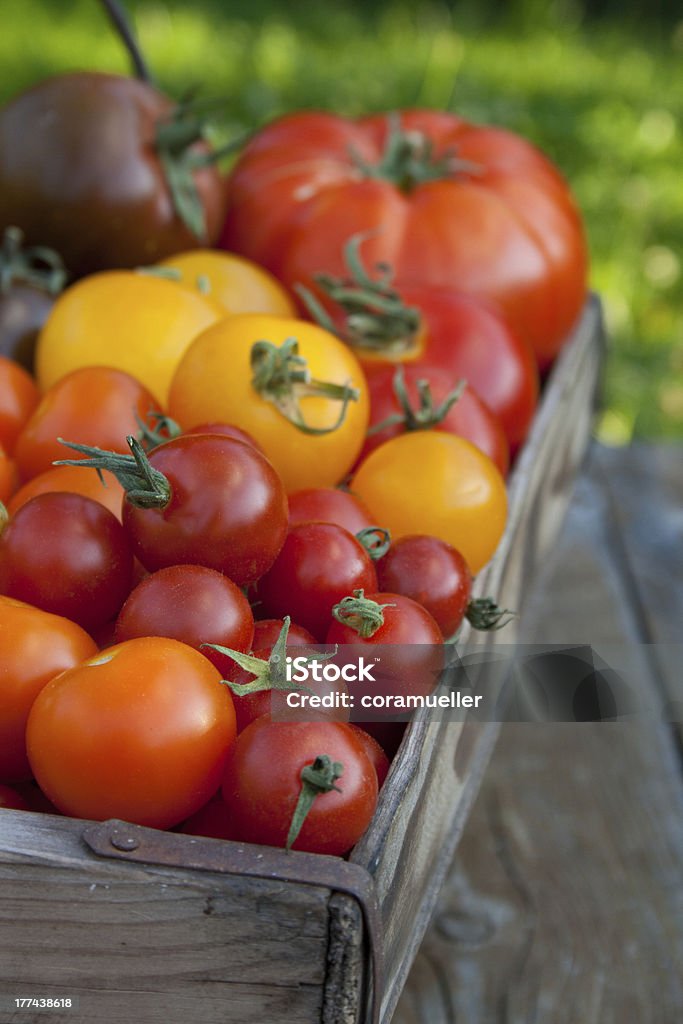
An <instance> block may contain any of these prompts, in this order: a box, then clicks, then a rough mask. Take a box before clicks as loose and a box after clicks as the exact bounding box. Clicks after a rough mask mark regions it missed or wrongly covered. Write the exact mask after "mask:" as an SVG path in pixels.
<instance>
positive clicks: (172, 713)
mask: <svg viewBox="0 0 683 1024" xmlns="http://www.w3.org/2000/svg"><path fill="white" fill-rule="evenodd" d="M234 737H235V712H234V709H233V706H232V698H231V697H230V693H229V691H228V688H227V687H226V686H223V685H221V682H220V676H219V673H218V671H217V670H216V669H215V668H214V666H213V665H212V664H211V663H210V662H209V661H208V660H207V659H206V658H205V657H204V656H203V655H201V654H199V652H198V651H195V650H194V649H193V648H192V647H188V646H187V644H183V643H180V642H179V641H178V640H170V639H167V638H165V637H144V638H139V639H136V640H129V641H127V642H126V643H122V644H118V645H117V646H115V647H110V648H109V649H108V650H107V651H104V652H100V653H99V654H96V655H94V657H92V658H89V659H88V660H87V661H85V662H83V663H82V664H81V665H78V666H76V667H75V668H73V669H70V670H69V671H67V672H63V673H62V674H61V675H60V676H59V677H58V678H56V679H53V680H52V681H51V682H50V683H48V685H47V686H45V687H44V689H43V690H42V691H41V692H40V694H39V696H38V698H37V699H36V701H35V703H34V705H33V707H32V709H31V713H30V715H29V721H28V727H27V731H26V741H27V749H28V755H29V761H30V763H31V767H32V769H33V773H34V775H35V777H36V780H37V781H38V783H39V785H40V787H41V789H42V790H43V792H44V793H45V794H46V796H47V797H48V799H50V800H52V801H53V803H55V804H56V805H57V807H58V808H59V809H60V810H61V811H63V812H64V813H65V814H69V815H72V816H74V817H78V818H92V819H94V820H103V819H105V818H122V819H124V820H125V821H131V822H134V823H136V824H138V825H149V826H151V827H153V828H170V827H171V826H172V825H177V824H179V823H180V822H181V821H184V820H185V819H186V818H187V817H189V815H191V814H194V812H195V811H197V810H199V808H200V807H201V806H202V805H203V804H205V803H206V801H207V800H208V799H209V798H210V797H211V796H212V794H213V793H215V792H216V790H217V788H218V786H219V784H220V780H221V777H222V773H223V768H224V765H225V758H226V754H227V752H228V749H229V747H230V745H231V743H232V742H233V740H234Z"/></svg>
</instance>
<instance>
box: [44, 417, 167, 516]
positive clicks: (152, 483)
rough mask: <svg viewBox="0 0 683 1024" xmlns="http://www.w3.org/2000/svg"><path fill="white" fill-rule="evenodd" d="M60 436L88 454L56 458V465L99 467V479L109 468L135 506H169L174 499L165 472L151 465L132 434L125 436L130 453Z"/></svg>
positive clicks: (61, 442)
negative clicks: (81, 457)
mask: <svg viewBox="0 0 683 1024" xmlns="http://www.w3.org/2000/svg"><path fill="white" fill-rule="evenodd" d="M57 440H58V441H59V443H60V444H63V445H66V447H67V448H72V449H73V450H74V451H75V452H81V454H82V455H85V456H86V458H83V459H57V460H55V462H53V465H54V466H83V467H84V468H86V469H96V470H97V472H98V474H99V476H100V479H102V470H103V469H107V470H109V472H110V473H113V474H114V476H115V477H116V479H117V480H118V482H119V483H120V484H121V486H122V487H123V489H124V491H125V492H126V500H127V501H129V502H130V503H131V505H134V506H135V507H136V508H166V506H167V505H168V504H169V502H170V500H171V485H170V483H169V482H168V480H167V478H166V477H165V476H164V474H163V473H160V472H159V470H158V469H155V468H154V466H152V465H151V463H150V461H149V459H148V458H147V454H146V452H145V449H144V448H143V447H142V445H141V444H140V442H139V441H138V440H137V438H135V437H133V436H132V434H129V435H128V437H127V438H126V443H127V445H128V447H129V448H130V451H131V454H130V455H124V454H122V453H121V452H108V451H104V449H102V448H96V447H94V446H93V445H88V444H77V443H76V442H74V441H65V440H64V439H63V438H62V437H58V438H57Z"/></svg>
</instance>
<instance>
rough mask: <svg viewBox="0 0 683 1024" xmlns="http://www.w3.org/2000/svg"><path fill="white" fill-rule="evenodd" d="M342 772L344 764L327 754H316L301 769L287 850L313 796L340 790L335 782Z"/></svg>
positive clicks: (295, 835)
mask: <svg viewBox="0 0 683 1024" xmlns="http://www.w3.org/2000/svg"><path fill="white" fill-rule="evenodd" d="M343 773H344V765H343V764H341V763H340V762H339V761H333V760H332V759H331V758H330V757H329V755H328V754H318V756H317V757H316V759H315V761H313V763H312V764H307V765H305V766H304V767H303V768H302V769H301V776H300V777H301V790H300V792H299V799H298V800H297V803H296V807H295V808H294V814H293V815H292V821H291V824H290V826H289V832H288V833H287V843H286V848H287V850H291V848H292V846H293V845H294V843H295V842H296V840H297V837H298V835H299V833H300V832H301V829H302V827H303V824H304V822H305V820H306V818H307V817H308V813H309V811H310V810H311V807H312V806H313V804H314V802H315V798H316V797H317V796H320V794H321V793H330V792H331V791H332V790H333V789H334V790H336V791H337V793H341V792H342V790H341V789H340V788H339V786H337V784H336V783H337V781H338V780H339V779H340V778H341V777H342V775H343Z"/></svg>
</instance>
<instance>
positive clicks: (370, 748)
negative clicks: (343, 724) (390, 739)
mask: <svg viewBox="0 0 683 1024" xmlns="http://www.w3.org/2000/svg"><path fill="white" fill-rule="evenodd" d="M349 728H350V729H351V731H352V732H353V735H354V736H355V737H356V739H357V740H360V742H361V743H362V744H363V749H364V750H365V753H366V754H367V755H368V757H369V758H370V760H371V761H372V763H373V765H374V766H375V771H376V772H377V785H378V787H379V788H380V789H381V788H382V786H383V785H384V781H385V779H386V777H387V775H388V774H389V768H390V767H391V762H390V760H389V758H388V757H387V755H386V753H385V752H384V750H382V748H381V746H380V745H379V743H378V742H377V740H376V739H375V738H374V736H371V735H370V733H369V732H366V731H365V729H361V728H360V726H358V725H354V724H353V723H352V722H349Z"/></svg>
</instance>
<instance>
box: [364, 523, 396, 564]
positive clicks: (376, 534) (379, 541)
mask: <svg viewBox="0 0 683 1024" xmlns="http://www.w3.org/2000/svg"><path fill="white" fill-rule="evenodd" d="M356 540H357V541H358V542H359V543H360V544H362V545H363V547H364V548H365V550H366V551H367V553H368V554H369V555H370V558H371V559H372V560H373V562H378V561H379V560H380V558H384V556H385V555H386V553H387V551H388V550H389V548H390V547H391V534H390V533H389V531H388V530H385V529H384V527H383V526H366V528H365V529H364V530H360V531H359V532H358V533H357V534H356Z"/></svg>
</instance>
